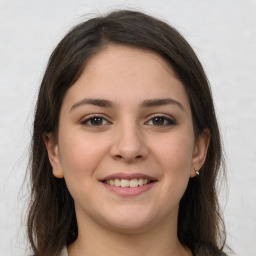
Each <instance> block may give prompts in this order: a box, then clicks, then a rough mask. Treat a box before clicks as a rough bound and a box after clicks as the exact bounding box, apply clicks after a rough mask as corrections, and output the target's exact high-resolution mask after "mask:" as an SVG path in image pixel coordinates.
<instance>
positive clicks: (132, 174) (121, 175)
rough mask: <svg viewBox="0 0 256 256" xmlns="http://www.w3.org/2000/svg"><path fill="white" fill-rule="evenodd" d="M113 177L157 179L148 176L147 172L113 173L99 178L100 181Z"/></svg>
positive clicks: (112, 178)
mask: <svg viewBox="0 0 256 256" xmlns="http://www.w3.org/2000/svg"><path fill="white" fill-rule="evenodd" d="M114 179H120V180H121V179H124V180H132V179H147V180H150V181H153V180H157V179H156V178H154V177H152V176H149V175H147V174H144V173H129V174H128V173H121V172H119V173H113V174H110V175H108V176H106V177H104V178H103V179H100V181H104V180H114Z"/></svg>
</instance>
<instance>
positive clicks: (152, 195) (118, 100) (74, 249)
mask: <svg viewBox="0 0 256 256" xmlns="http://www.w3.org/2000/svg"><path fill="white" fill-rule="evenodd" d="M84 99H104V100H108V101H110V102H111V104H112V105H111V106H97V105H95V104H91V103H88V102H87V103H86V102H84V101H83V100H84ZM152 99H172V101H171V102H170V103H168V104H163V105H155V106H148V105H147V104H145V101H148V100H152ZM143 102H144V104H143ZM92 116H93V117H95V116H97V117H99V119H97V120H98V123H95V122H93V121H92V119H90V118H92ZM156 116H157V117H158V118H159V119H156V118H155V117H156ZM157 121H158V122H157ZM45 144H46V147H47V150H48V153H49V160H50V162H51V165H52V167H53V175H54V176H56V177H58V178H63V177H64V178H65V181H66V183H67V186H68V189H69V191H70V193H71V195H72V197H73V198H74V202H75V209H76V215H77V221H78V229H79V232H78V238H77V240H76V241H75V242H74V243H73V244H71V245H70V246H69V248H68V251H69V255H70V256H76V255H90V256H91V255H111V256H113V255H143V254H144V255H159V256H165V255H166V256H167V255H168V256H170V255H175V256H179V255H192V254H191V252H190V251H189V250H188V249H187V248H184V247H183V246H182V245H181V244H180V243H179V241H178V239H177V216H178V208H179V201H180V199H181V197H182V195H183V193H184V192H185V190H186V187H187V184H188V181H189V179H190V178H193V177H194V176H195V175H196V173H195V169H197V170H198V169H200V168H201V166H202V165H203V163H204V160H205V156H206V152H207V147H208V144H209V134H208V133H207V131H205V132H204V134H203V135H202V136H199V138H197V139H195V137H194V131H193V125H192V115H191V109H190V105H189V100H188V97H187V94H186V91H185V89H184V86H183V84H182V83H181V82H180V81H179V80H178V79H177V78H176V76H175V75H174V72H173V71H172V69H171V67H170V66H168V64H167V63H166V62H165V61H164V60H163V59H162V58H161V57H160V56H159V55H157V54H156V53H153V52H151V51H146V50H142V49H137V48H133V47H127V46H119V45H108V46H107V47H106V48H104V49H103V50H101V51H100V52H99V53H97V54H96V55H94V56H93V57H91V59H90V60H89V61H88V62H87V64H86V66H85V69H84V71H83V73H82V75H81V76H80V78H79V79H78V80H77V81H76V83H75V84H74V85H73V86H72V87H71V88H70V89H69V90H68V91H67V93H66V95H65V97H64V99H63V103H62V107H61V112H60V119H59V131H58V138H57V143H56V140H55V139H54V138H53V136H52V135H51V134H47V135H46V136H45ZM115 173H126V174H133V173H142V174H147V175H150V176H152V177H154V178H155V179H156V180H157V182H155V184H154V185H153V186H152V188H151V189H149V190H147V191H145V192H144V193H141V194H139V195H136V196H126V197H124V196H120V195H118V194H116V193H113V192H111V191H109V190H108V189H106V186H105V185H103V183H102V182H101V180H102V179H103V178H104V177H106V176H108V175H111V174H115Z"/></svg>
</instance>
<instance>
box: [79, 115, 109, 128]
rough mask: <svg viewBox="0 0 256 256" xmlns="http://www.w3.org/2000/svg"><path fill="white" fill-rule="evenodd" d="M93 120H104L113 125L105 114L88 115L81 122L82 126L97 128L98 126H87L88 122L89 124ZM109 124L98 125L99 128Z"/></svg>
mask: <svg viewBox="0 0 256 256" xmlns="http://www.w3.org/2000/svg"><path fill="white" fill-rule="evenodd" d="M93 118H102V119H103V120H105V121H107V124H111V122H110V121H109V118H107V117H105V115H104V114H90V115H87V116H85V117H83V118H82V119H81V121H80V123H81V124H82V125H88V126H97V125H90V124H87V122H89V121H90V120H92V119H93ZM107 124H102V125H98V126H104V125H107Z"/></svg>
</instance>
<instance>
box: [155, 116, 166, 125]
mask: <svg viewBox="0 0 256 256" xmlns="http://www.w3.org/2000/svg"><path fill="white" fill-rule="evenodd" d="M153 123H154V124H155V125H162V124H163V123H164V119H163V118H162V117H155V118H154V120H153Z"/></svg>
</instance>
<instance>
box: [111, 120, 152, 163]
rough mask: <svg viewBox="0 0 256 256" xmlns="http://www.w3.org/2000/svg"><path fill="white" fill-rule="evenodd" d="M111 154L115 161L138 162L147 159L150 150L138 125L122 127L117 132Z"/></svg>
mask: <svg viewBox="0 0 256 256" xmlns="http://www.w3.org/2000/svg"><path fill="white" fill-rule="evenodd" d="M114 136H115V138H114V140H113V143H112V146H111V149H110V154H111V157H112V158H114V159H115V160H120V161H125V162H137V161H141V160H143V159H145V158H146V156H147V154H148V148H147V146H146V143H145V139H144V137H143V135H142V132H141V131H140V128H139V127H138V126H136V124H132V125H120V126H119V127H117V129H116V132H115V135H114Z"/></svg>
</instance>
